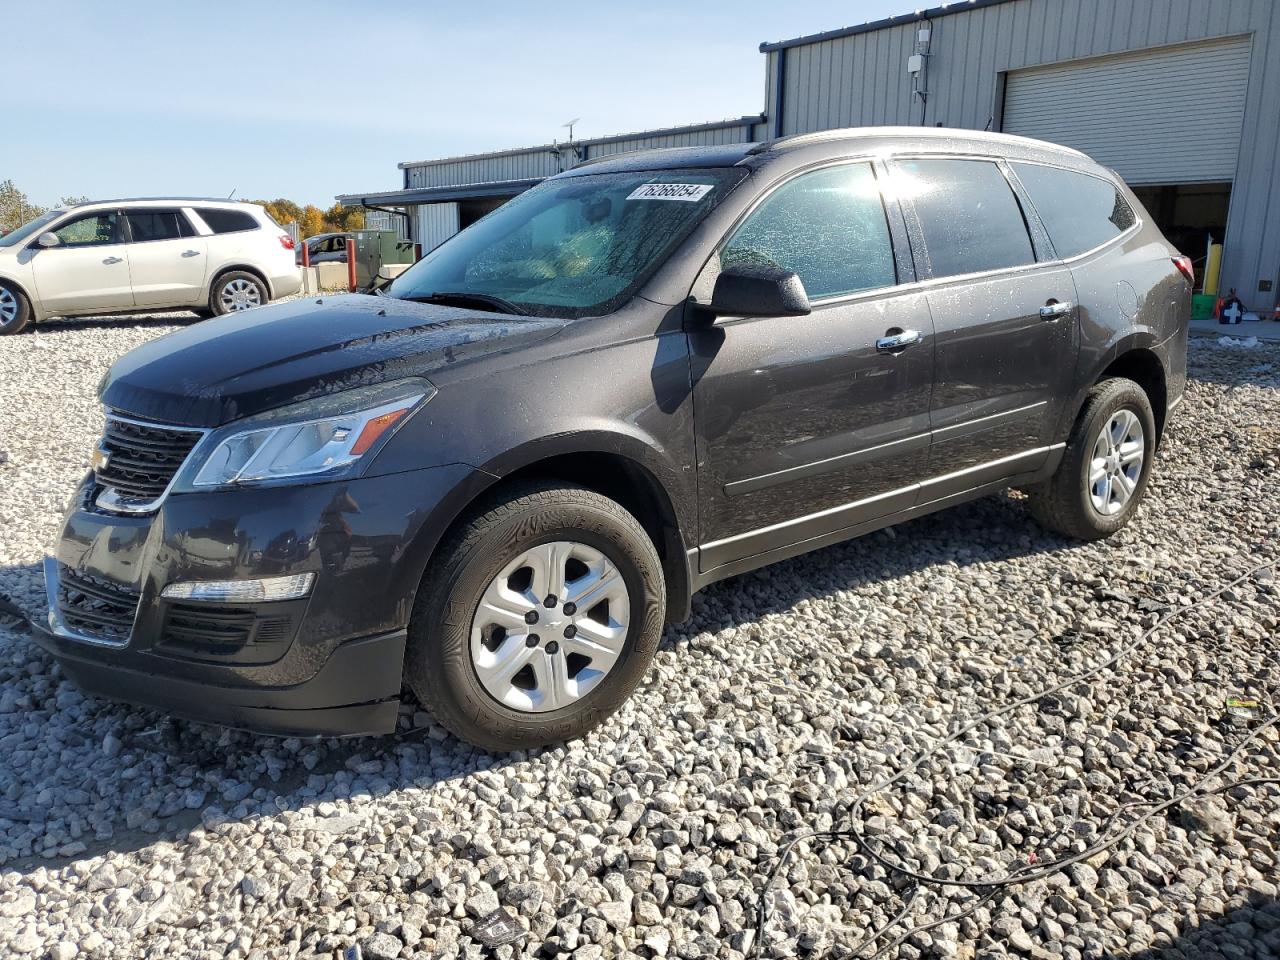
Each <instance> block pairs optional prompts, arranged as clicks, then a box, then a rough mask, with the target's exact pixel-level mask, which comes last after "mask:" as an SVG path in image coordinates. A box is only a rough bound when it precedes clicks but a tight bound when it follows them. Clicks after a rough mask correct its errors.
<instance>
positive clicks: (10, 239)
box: [0, 210, 67, 247]
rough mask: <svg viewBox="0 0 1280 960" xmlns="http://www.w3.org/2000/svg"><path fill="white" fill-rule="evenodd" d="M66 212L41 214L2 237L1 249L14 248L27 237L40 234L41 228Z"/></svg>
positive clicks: (0, 240) (57, 211)
mask: <svg viewBox="0 0 1280 960" xmlns="http://www.w3.org/2000/svg"><path fill="white" fill-rule="evenodd" d="M66 212H67V211H65V210H50V211H49V212H48V213H42V214H40V216H38V217H36V218H35V219H34V220H31V221H29V222H27V223H24V224H23V225H22V226H20V227H19V228H18V229H17V230H14V231H13V232H12V233H6V234H5V235H4V236H3V237H0V247H12V246H14V245H15V244H19V243H21V242H22V241H23V240H25V239H27V237H30V236H32V235H34V234H37V233H39V232H40V228H41V227H43V226H45V225H46V224H49V223H52V222H53V221H54V220H57V219H58V218H59V217H60V216H62V215H63V214H64V213H66Z"/></svg>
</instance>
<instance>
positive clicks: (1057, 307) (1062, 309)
mask: <svg viewBox="0 0 1280 960" xmlns="http://www.w3.org/2000/svg"><path fill="white" fill-rule="evenodd" d="M1074 306H1075V304H1074V303H1072V302H1071V301H1070V300H1050V301H1049V302H1048V303H1046V304H1045V305H1044V306H1043V307H1041V308H1040V319H1041V320H1057V319H1058V318H1059V317H1065V316H1066V315H1067V314H1068V313H1070V312H1071V308H1072V307H1074Z"/></svg>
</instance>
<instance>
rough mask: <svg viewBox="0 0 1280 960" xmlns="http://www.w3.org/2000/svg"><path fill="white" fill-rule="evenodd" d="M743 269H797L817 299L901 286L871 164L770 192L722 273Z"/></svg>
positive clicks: (734, 241) (727, 254)
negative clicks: (755, 266) (753, 266)
mask: <svg viewBox="0 0 1280 960" xmlns="http://www.w3.org/2000/svg"><path fill="white" fill-rule="evenodd" d="M740 263H749V264H770V265H773V266H777V267H782V268H783V269H784V270H790V271H792V272H793V273H795V274H796V275H797V276H799V277H800V280H801V282H803V283H804V288H805V290H806V291H807V292H808V294H809V296H810V298H812V299H815V300H816V299H819V298H822V297H834V296H840V295H842V294H849V293H857V292H858V291H859V290H874V289H876V288H878V287H890V286H893V285H894V284H895V283H897V282H898V277H897V270H896V268H895V266H894V261H893V243H892V241H891V240H890V238H889V224H888V221H887V220H886V218H885V212H884V202H883V201H882V200H881V198H880V190H879V187H878V186H877V184H876V177H875V173H874V172H873V171H872V169H871V164H869V163H844V164H840V165H839V166H834V167H827V168H826V169H823V170H815V171H814V172H813V173H806V174H803V175H801V176H799V177H796V178H795V179H794V180H792V181H790V182H789V183H785V184H783V185H782V186H781V187H779V188H778V189H777V190H775V191H773V193H771V194H769V196H768V197H766V198H765V200H764V202H763V203H761V204H760V206H759V207H757V208H756V209H755V210H754V211H752V213H751V214H750V216H748V217H747V219H746V220H744V221H743V222H742V224H741V225H740V226H739V227H738V229H737V230H736V231H734V234H733V236H732V237H730V238H729V242H728V243H727V244H726V245H725V247H724V249H723V250H722V251H721V253H720V265H721V267H722V268H723V267H730V266H733V265H734V264H740Z"/></svg>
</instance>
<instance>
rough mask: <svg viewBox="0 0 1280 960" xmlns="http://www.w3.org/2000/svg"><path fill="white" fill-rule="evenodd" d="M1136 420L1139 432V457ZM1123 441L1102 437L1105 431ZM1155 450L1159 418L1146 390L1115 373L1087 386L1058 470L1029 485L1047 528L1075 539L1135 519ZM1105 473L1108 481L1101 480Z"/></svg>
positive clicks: (1034, 509) (1102, 534) (1096, 536)
mask: <svg viewBox="0 0 1280 960" xmlns="http://www.w3.org/2000/svg"><path fill="white" fill-rule="evenodd" d="M1132 425H1136V428H1137V429H1140V431H1141V438H1140V440H1141V446H1140V449H1141V462H1140V463H1133V462H1132V457H1133V453H1134V451H1135V450H1137V449H1138V447H1136V446H1135V444H1136V443H1137V440H1135V439H1134V434H1133V433H1132V429H1131V427H1132ZM1104 430H1109V432H1110V433H1111V435H1113V436H1114V435H1116V434H1117V433H1118V434H1119V436H1120V441H1121V442H1120V443H1119V444H1116V443H1115V442H1114V441H1112V442H1110V443H1109V442H1108V441H1107V440H1104V439H1103V431H1104ZM1155 451H1156V422H1155V416H1154V415H1153V414H1152V412H1151V401H1150V399H1149V398H1148V397H1147V394H1146V391H1144V390H1143V389H1142V388H1141V387H1140V386H1138V385H1137V384H1136V383H1134V382H1133V381H1132V380H1127V379H1124V378H1123V377H1115V378H1112V379H1108V380H1103V381H1101V382H1099V383H1098V384H1097V385H1096V386H1094V388H1093V389H1092V390H1090V391H1089V395H1088V397H1087V398H1086V399H1085V403H1084V409H1082V410H1081V411H1080V416H1079V417H1077V418H1076V423H1075V426H1074V427H1073V428H1072V430H1071V436H1070V437H1069V438H1068V439H1067V447H1066V452H1065V453H1064V454H1063V457H1062V462H1061V463H1060V464H1059V465H1058V469H1057V471H1056V472H1055V473H1054V475H1053V476H1052V477H1050V478H1049V479H1048V480H1046V481H1045V482H1044V483H1041V484H1037V485H1036V486H1034V487H1030V488H1028V490H1027V494H1028V496H1029V498H1030V501H1031V513H1032V515H1033V516H1034V517H1035V518H1036V520H1037V521H1038V522H1039V523H1040V524H1041V525H1042V526H1044V527H1046V528H1048V529H1049V530H1052V531H1054V532H1055V533H1060V534H1063V535H1064V536H1067V537H1072V538H1073V539H1076V540H1102V539H1104V538H1106V537H1109V536H1111V535H1112V534H1113V533H1115V532H1116V531H1117V530H1119V529H1120V528H1121V527H1123V526H1124V525H1125V524H1127V523H1128V522H1129V521H1130V520H1131V519H1132V518H1133V515H1134V513H1135V512H1136V511H1137V509H1138V505H1139V504H1140V503H1141V502H1142V497H1143V495H1144V494H1145V493H1146V491H1147V481H1148V480H1149V479H1150V476H1151V467H1152V463H1153V461H1154V458H1155ZM1102 475H1105V479H1104V480H1098V479H1097V478H1098V477H1099V476H1102Z"/></svg>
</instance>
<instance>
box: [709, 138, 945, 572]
mask: <svg viewBox="0 0 1280 960" xmlns="http://www.w3.org/2000/svg"><path fill="white" fill-rule="evenodd" d="M905 236H906V235H905V227H904V226H903V225H902V222H901V218H900V214H899V212H898V210H897V208H896V206H895V205H893V204H892V203H888V204H886V203H885V201H884V200H883V198H882V195H881V192H880V181H879V178H878V177H877V173H876V170H875V168H874V166H873V164H872V163H870V162H867V161H854V162H844V163H839V164H835V165H832V166H828V167H823V168H819V169H817V170H812V171H809V172H805V173H801V174H799V175H797V176H795V177H793V178H791V179H789V180H787V181H785V182H783V183H782V184H781V185H779V186H778V187H776V188H775V189H773V190H772V191H771V192H770V193H769V194H767V195H766V196H765V197H764V199H763V200H762V201H761V202H760V203H759V204H758V205H757V206H756V207H755V208H754V210H752V211H751V212H750V213H748V214H747V216H746V217H745V218H744V220H743V221H742V222H741V224H740V225H739V226H737V227H736V228H735V229H734V231H733V232H732V233H731V234H730V236H729V237H728V239H727V240H726V241H725V243H724V244H723V245H722V247H721V248H720V250H719V251H717V253H716V254H714V255H713V256H712V259H711V263H709V264H708V266H707V269H706V271H705V272H704V275H703V277H700V278H699V282H698V285H697V286H696V287H695V290H698V291H704V290H709V289H710V286H711V284H712V283H713V282H714V275H715V274H716V273H718V271H719V270H720V269H721V268H722V267H725V266H731V265H734V264H740V263H766V264H773V265H776V266H779V267H782V268H784V269H787V270H792V271H794V272H795V273H796V274H797V275H799V277H800V279H801V281H802V282H803V283H804V285H805V289H806V291H807V292H808V294H809V297H810V300H811V302H812V304H813V312H812V313H811V314H810V315H809V316H804V317H757V318H735V317H721V318H719V320H717V321H715V322H712V321H711V319H710V318H708V317H706V316H694V317H691V319H690V322H689V325H688V336H689V344H690V352H691V360H692V368H693V369H692V373H693V382H694V388H693V396H694V412H695V420H696V442H697V455H698V489H699V500H700V504H699V506H700V516H701V518H702V538H701V539H702V548H701V551H700V564H701V569H702V570H703V571H707V570H711V569H714V568H716V567H721V566H723V565H724V564H727V563H732V562H733V561H735V560H740V559H743V558H746V557H750V556H755V555H758V554H761V553H767V552H769V551H771V550H775V549H780V548H784V547H786V546H788V545H790V544H796V543H800V542H802V541H806V540H812V539H813V538H815V537H819V536H822V535H825V534H828V533H832V532H833V531H837V530H842V529H846V528H849V527H852V526H856V525H857V524H858V523H861V522H864V521H867V520H870V519H873V518H876V517H879V516H882V515H885V514H888V513H892V512H894V511H896V510H901V509H905V508H907V507H909V506H911V505H912V504H913V503H914V502H915V498H916V492H917V491H916V487H915V486H914V484H915V482H916V481H917V480H918V478H919V477H920V475H921V473H922V472H923V470H924V467H925V463H926V458H927V456H928V443H929V389H930V386H931V383H932V378H933V351H932V333H933V330H932V326H931V324H930V322H929V312H928V307H927V304H926V303H925V295H924V294H923V293H922V292H921V291H919V290H911V289H903V288H902V287H901V285H902V284H907V283H910V282H911V281H912V280H913V279H914V276H913V274H912V270H911V266H910V260H909V258H908V257H907V251H906V249H905V247H906V239H905ZM895 237H896V238H897V242H896V243H895ZM904 258H905V259H904ZM694 314H700V312H699V311H694ZM897 334H908V336H906V337H904V338H903V340H904V345H903V346H899V347H894V348H893V349H883V348H882V347H878V346H877V344H878V342H879V341H881V340H883V339H884V338H885V337H887V336H894V335H897Z"/></svg>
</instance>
